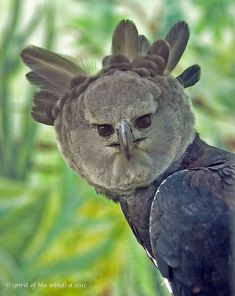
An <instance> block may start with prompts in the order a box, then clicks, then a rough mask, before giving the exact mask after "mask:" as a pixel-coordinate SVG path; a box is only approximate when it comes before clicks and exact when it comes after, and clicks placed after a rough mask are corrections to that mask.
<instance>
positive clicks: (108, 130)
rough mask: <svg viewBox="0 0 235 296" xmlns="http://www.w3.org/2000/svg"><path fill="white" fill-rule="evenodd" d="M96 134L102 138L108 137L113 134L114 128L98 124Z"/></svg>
mask: <svg viewBox="0 0 235 296" xmlns="http://www.w3.org/2000/svg"><path fill="white" fill-rule="evenodd" d="M96 128H97V132H98V134H99V135H100V136H102V137H109V136H111V135H112V134H113V133H114V128H113V127H112V125H110V124H98V125H97V126H96Z"/></svg>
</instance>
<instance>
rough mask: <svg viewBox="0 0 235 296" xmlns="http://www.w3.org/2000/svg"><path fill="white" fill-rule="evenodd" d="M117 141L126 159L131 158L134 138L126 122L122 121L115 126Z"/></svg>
mask: <svg viewBox="0 0 235 296" xmlns="http://www.w3.org/2000/svg"><path fill="white" fill-rule="evenodd" d="M117 134H118V140H119V143H120V148H121V151H122V152H123V154H124V155H125V157H126V159H128V160H129V159H130V158H131V154H132V150H133V146H134V137H133V134H132V131H131V127H130V125H129V124H128V122H127V121H125V120H122V121H121V122H120V123H119V125H118V126H117Z"/></svg>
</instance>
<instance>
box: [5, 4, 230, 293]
mask: <svg viewBox="0 0 235 296" xmlns="http://www.w3.org/2000/svg"><path fill="white" fill-rule="evenodd" d="M122 18H130V19H132V20H133V21H134V22H135V23H136V25H137V27H138V29H139V32H141V33H144V34H146V35H147V36H148V37H149V38H150V39H151V40H153V39H154V38H156V36H164V34H165V33H166V32H167V30H168V29H169V27H170V25H172V24H173V23H174V22H176V21H178V20H181V19H184V20H186V21H187V22H188V23H189V26H190V30H191V39H190V43H189V46H188V48H187V50H186V52H185V54H184V56H183V58H182V60H181V62H180V64H179V65H178V67H177V69H176V70H175V71H174V75H178V74H179V73H180V72H181V71H182V70H184V69H185V68H186V67H188V66H190V65H191V64H194V63H198V64H200V65H201V67H202V78H201V81H200V82H199V83H198V84H197V85H196V86H194V87H193V88H191V89H188V90H187V91H188V92H189V93H190V96H191V98H192V101H193V105H194V110H195V113H196V118H197V123H196V128H197V130H198V131H199V133H200V134H201V136H202V138H203V139H205V140H207V141H208V142H209V143H210V144H213V145H217V146H219V147H221V148H224V149H227V150H230V151H233V152H235V55H234V48H235V2H234V1H233V0H226V1H222V0H213V1H212V0H188V1H184V0H182V1H170V0H145V1H140V0H102V1H95V0H84V1H83V0H77V1H76V0H67V1H62V0H57V1H52V0H47V1H41V0H33V1H32V0H9V1H3V0H0V36H1V38H0V295H4V296H5V295H13V296H14V295H33V296H34V295H66V296H67V295H82V296H83V295H84V296H86V295H95V296H96V295H98V296H122V295H129V296H132V295H137V296H139V295H140V296H142V295H143V296H152V295H157V296H166V295H169V293H168V292H167V290H166V288H165V285H164V283H163V280H162V278H161V277H160V275H159V274H158V271H157V270H156V269H155V268H154V266H153V265H152V263H151V262H150V260H149V259H148V258H147V256H146V254H145V252H144V250H142V248H141V247H140V246H139V245H138V243H137V242H136V241H135V239H134V237H133V234H132V233H131V230H130V229H129V227H128V226H127V223H126V221H125V220H124V218H123V215H122V213H121V211H120V208H119V206H118V205H117V204H114V203H112V202H111V201H108V200H106V199H105V198H104V197H102V196H97V195H96V193H95V191H94V189H93V188H91V187H89V186H88V185H87V184H85V183H84V182H83V180H81V178H80V177H78V176H75V175H74V174H73V173H72V172H71V171H70V169H68V168H67V166H66V165H65V163H64V161H63V160H62V158H61V156H60V154H59V152H58V150H57V147H56V144H55V134H54V131H53V128H52V127H48V126H42V125H40V124H38V123H36V122H34V121H33V120H32V118H31V115H30V110H31V106H32V93H33V89H32V88H31V87H30V85H29V83H28V82H27V81H26V79H25V73H26V72H27V69H26V68H25V67H24V66H23V64H22V62H21V61H20V59H19V54H20V51H21V50H22V48H23V47H24V46H25V45H27V44H34V45H38V46H42V47H45V48H48V49H52V50H55V51H58V52H60V53H64V54H71V55H74V56H78V57H80V58H89V59H91V60H92V61H93V62H92V63H97V65H98V68H99V67H100V61H101V58H102V57H103V56H104V55H105V54H108V53H109V51H110V43H111V42H110V41H111V36H112V32H113V29H114V27H115V26H116V24H117V23H118V22H119V20H121V19H122ZM34 283H35V286H34ZM19 284H21V285H24V286H25V287H19V286H17V287H16V285H19ZM27 284H28V285H30V284H31V287H27ZM14 285H15V286H14ZM52 285H53V287H52Z"/></svg>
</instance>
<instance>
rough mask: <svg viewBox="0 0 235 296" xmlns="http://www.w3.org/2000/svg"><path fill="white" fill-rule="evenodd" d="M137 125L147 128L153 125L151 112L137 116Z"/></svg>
mask: <svg viewBox="0 0 235 296" xmlns="http://www.w3.org/2000/svg"><path fill="white" fill-rule="evenodd" d="M134 123H135V126H136V127H137V128H141V129H142V128H147V127H149V126H150V125H151V117H150V114H147V115H144V116H141V117H138V118H136V120H135V122H134Z"/></svg>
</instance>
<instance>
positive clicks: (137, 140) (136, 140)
mask: <svg viewBox="0 0 235 296" xmlns="http://www.w3.org/2000/svg"><path fill="white" fill-rule="evenodd" d="M145 139H146V138H139V139H135V140H134V141H133V142H134V143H139V142H141V141H143V140H145Z"/></svg>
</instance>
